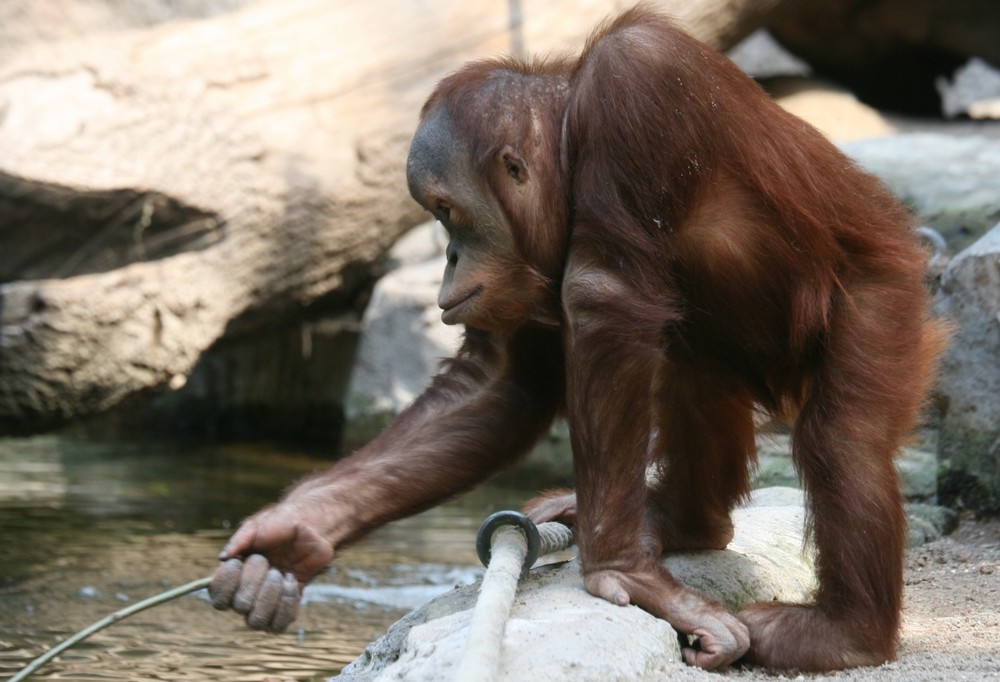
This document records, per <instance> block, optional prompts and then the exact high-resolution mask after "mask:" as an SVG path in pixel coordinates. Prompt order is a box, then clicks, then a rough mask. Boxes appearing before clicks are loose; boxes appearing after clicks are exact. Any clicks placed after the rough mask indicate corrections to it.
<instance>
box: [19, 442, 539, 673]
mask: <svg viewBox="0 0 1000 682" xmlns="http://www.w3.org/2000/svg"><path fill="white" fill-rule="evenodd" d="M328 464H329V462H328V461H325V460H321V459H318V458H314V457H310V456H307V455H302V454H296V453H290V452H279V451H275V450H267V449H265V448H260V447H225V448H214V449H211V450H199V451H180V450H179V449H177V448H176V447H174V448H171V447H150V446H148V445H122V444H115V445H106V444H105V445H102V444H94V443H81V442H72V441H66V440H60V439H58V438H51V437H42V438H33V439H26V440H3V439H0V614H2V616H0V680H2V679H7V678H9V677H10V676H12V675H13V674H15V673H16V672H17V671H18V670H20V669H21V667H23V666H24V665H25V664H26V663H27V662H28V661H30V660H31V659H33V658H34V657H35V656H38V655H39V654H41V653H42V652H43V651H44V650H46V649H47V648H49V647H50V646H52V645H53V644H55V643H57V642H58V641H60V640H62V639H65V638H66V637H68V636H70V635H71V634H73V633H74V632H76V631H78V630H80V629H82V628H83V627H85V626H87V625H89V624H90V623H92V622H93V621H95V620H98V619H99V618H102V617H104V616H105V615H107V614H109V613H111V612H113V611H116V610H118V609H120V608H122V607H124V606H126V605H127V604H129V603H133V602H135V601H138V600H140V599H143V598H145V597H148V596H150V595H153V594H156V593H158V592H161V591H163V590H165V589H167V588H169V587H173V586H176V585H180V584H182V583H185V582H188V581H190V580H193V579H196V578H199V577H202V576H204V575H208V574H209V573H210V572H211V571H212V569H213V567H214V565H215V558H214V557H215V555H216V553H217V552H218V550H219V549H220V548H221V546H222V544H223V542H224V541H225V540H226V538H227V537H228V536H229V534H230V532H231V529H232V527H233V526H234V525H235V524H236V523H237V522H238V521H239V519H241V518H242V517H244V516H246V515H247V514H249V513H250V512H252V511H254V510H255V509H257V508H259V507H260V506H261V505H263V504H266V503H268V502H271V501H274V499H275V498H276V497H277V496H278V495H279V494H280V491H281V489H282V488H284V487H285V486H286V485H287V484H288V483H289V482H291V481H292V480H294V479H296V478H297V477H299V476H301V475H303V474H305V473H307V472H309V471H312V470H314V469H317V468H322V467H324V466H327V465H328ZM528 494H529V493H528V492H519V491H513V490H509V489H504V488H502V487H499V486H486V487H484V488H482V489H480V490H477V491H475V492H473V493H471V494H470V495H467V496H465V497H463V498H461V499H459V500H456V501H454V502H452V503H450V504H448V505H444V506H442V507H439V508H437V509H435V510H432V511H430V512H427V513H425V514H421V515H420V516H417V517H414V518H412V519H407V520H405V521H401V522H398V523H396V524H393V525H392V526H389V527H387V528H384V529H382V530H380V531H378V532H376V533H375V534H373V535H372V536H370V537H369V538H368V539H366V540H365V541H363V542H362V543H359V544H358V545H356V546H354V547H350V548H348V549H346V550H345V551H343V552H342V553H340V555H339V556H338V559H337V561H336V562H335V565H334V567H333V568H332V569H331V571H330V572H329V573H328V574H326V575H324V576H322V577H321V578H320V579H319V580H317V581H316V583H315V584H314V585H311V586H310V587H309V588H307V590H306V597H305V602H304V608H303V610H302V614H301V615H300V617H299V620H298V621H296V623H295V624H293V626H292V629H291V630H290V632H289V633H287V634H285V635H281V636H271V635H265V634H261V633H255V632H251V631H249V630H247V629H246V628H245V627H244V626H243V624H242V622H241V621H240V619H239V618H238V617H236V616H235V615H233V614H232V613H220V612H217V611H214V610H213V609H212V608H211V607H210V606H209V604H208V603H207V601H206V600H205V598H204V596H203V594H204V593H202V594H201V595H191V596H188V597H184V598H181V599H177V600H174V601H172V602H170V603H167V604H164V605H161V606H159V607H156V608H154V609H151V610H149V611H145V612H143V613H140V614H138V615H136V616H133V617H132V618H130V619H128V620H125V621H123V622H120V623H117V624H115V625H113V626H112V627H111V628H109V629H107V630H104V631H102V632H100V633H98V634H97V635H95V636H93V637H92V638H91V639H89V640H87V641H86V642H84V643H83V644H82V645H80V646H78V647H76V648H74V649H71V650H70V651H68V652H66V653H65V654H63V656H61V657H60V658H59V659H57V660H56V661H54V662H52V663H49V664H48V665H47V666H46V667H44V668H42V669H41V670H40V671H39V672H38V673H37V674H36V675H35V676H34V677H33V678H32V679H38V680H46V679H47V680H57V679H58V680H65V679H72V680H81V681H82V680H233V681H235V680H264V679H267V678H269V677H270V678H272V679H273V678H277V679H296V680H322V679H326V678H327V677H329V676H330V675H332V674H335V673H336V672H337V671H339V669H340V668H341V667H343V665H345V664H346V663H347V662H349V661H351V660H353V658H354V657H355V656H357V654H358V653H360V651H361V650H362V649H363V648H364V646H365V644H367V643H368V641H370V640H371V639H372V638H373V637H375V636H376V635H378V634H380V633H381V632H382V631H384V630H385V628H386V627H387V626H388V625H389V624H390V623H392V622H393V621H394V620H396V619H397V618H398V617H399V616H401V615H402V614H403V613H405V612H406V611H407V610H409V609H410V608H412V607H414V606H416V605H419V604H420V603H423V602H424V601H426V600H427V599H429V598H431V597H432V596H434V595H436V594H438V593H440V592H443V591H446V590H447V589H450V588H451V587H452V586H454V585H457V584H464V583H468V582H471V581H472V580H474V579H475V577H476V576H478V575H479V569H478V568H477V565H478V561H477V559H476V554H475V549H474V538H475V531H476V528H478V526H479V523H480V522H481V521H482V519H483V518H484V516H485V515H487V514H489V513H490V512H492V511H495V510H496V509H499V508H508V507H516V506H518V505H519V504H520V503H521V502H522V501H523V500H524V499H525V498H526V497H527V496H528Z"/></svg>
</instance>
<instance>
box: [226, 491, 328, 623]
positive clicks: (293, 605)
mask: <svg viewBox="0 0 1000 682" xmlns="http://www.w3.org/2000/svg"><path fill="white" fill-rule="evenodd" d="M333 554H334V549H333V545H332V544H331V543H330V541H329V540H327V539H326V538H325V537H324V536H323V534H322V533H321V532H320V531H319V530H318V529H316V528H314V527H313V526H311V525H309V524H308V523H306V522H303V520H302V514H301V512H300V510H298V509H297V508H295V507H294V506H292V505H281V504H279V505H276V506H273V507H269V508H266V509H264V510H262V511H260V512H258V513H256V514H254V515H253V516H251V517H250V518H248V519H247V520H246V521H244V522H243V523H242V524H241V525H240V527H239V529H238V530H237V531H236V533H235V534H234V535H233V537H232V538H230V540H229V542H228V543H227V544H226V546H225V547H224V548H223V550H222V552H220V553H219V559H220V563H219V565H218V567H217V568H216V569H215V572H214V573H213V575H212V583H211V584H210V585H209V588H208V592H209V595H210V597H211V599H212V606H214V607H215V608H217V609H220V610H225V609H230V608H231V609H233V610H234V611H236V612H237V613H241V614H244V615H245V616H246V621H247V625H248V626H249V627H251V628H253V629H254V630H265V631H267V632H274V633H278V632H282V631H284V630H285V628H287V627H288V626H289V625H290V624H291V623H292V621H294V620H295V618H296V616H297V615H298V612H299V600H300V598H301V596H302V588H303V587H304V586H305V584H306V583H307V582H309V581H310V580H311V579H312V578H313V577H315V576H316V575H317V574H318V573H320V572H321V571H322V570H323V569H324V568H326V566H327V565H328V564H329V563H330V561H332V560H333Z"/></svg>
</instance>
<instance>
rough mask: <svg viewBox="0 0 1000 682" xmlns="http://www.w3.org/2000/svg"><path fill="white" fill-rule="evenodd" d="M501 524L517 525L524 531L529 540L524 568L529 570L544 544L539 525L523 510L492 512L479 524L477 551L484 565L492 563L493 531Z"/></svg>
mask: <svg viewBox="0 0 1000 682" xmlns="http://www.w3.org/2000/svg"><path fill="white" fill-rule="evenodd" d="M500 526H516V527H518V528H520V529H521V530H522V531H523V532H524V537H525V538H526V539H527V541H528V552H527V553H526V554H525V556H524V567H523V568H524V570H525V571H527V570H528V569H529V568H531V565H532V564H533V563H535V559H537V558H538V552H539V550H540V549H541V546H542V538H541V536H540V535H539V534H538V527H537V526H535V524H534V522H533V521H532V520H531V519H529V518H528V517H527V516H525V515H524V514H522V513H521V512H517V511H512V510H506V511H498V512H495V513H493V514H490V515H489V516H487V517H486V520H485V521H483V525H481V526H479V532H478V533H476V553H477V554H479V560H480V561H481V562H483V566H489V565H490V556H491V554H492V552H491V549H490V547H491V545H492V543H493V533H494V532H495V531H496V530H497V528H500Z"/></svg>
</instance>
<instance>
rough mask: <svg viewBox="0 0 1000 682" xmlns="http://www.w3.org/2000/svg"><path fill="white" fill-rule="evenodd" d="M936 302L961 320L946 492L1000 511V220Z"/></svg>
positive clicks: (945, 449)
mask: <svg viewBox="0 0 1000 682" xmlns="http://www.w3.org/2000/svg"><path fill="white" fill-rule="evenodd" d="M998 198H1000V197H998ZM935 305H936V308H937V311H938V312H939V313H941V314H942V315H944V316H946V317H948V318H949V319H950V320H951V321H952V322H953V323H954V325H955V331H954V335H953V336H952V339H951V345H950V347H949V349H948V351H947V352H946V353H945V356H944V358H943V360H942V363H941V369H940V377H939V379H938V388H937V392H938V394H939V397H940V399H939V403H940V405H941V411H942V425H941V426H942V429H941V436H940V440H939V445H938V452H939V455H940V457H941V460H942V464H943V470H944V473H943V474H942V477H941V480H940V481H939V495H940V498H941V501H942V502H944V503H946V504H950V505H956V506H962V507H966V508H971V509H974V510H976V511H978V512H984V513H992V514H996V513H1000V224H998V225H997V226H996V227H994V228H993V229H992V230H990V232H989V233H988V234H987V235H986V236H984V237H983V238H982V239H980V240H979V241H977V242H976V243H975V244H973V245H972V246H971V247H969V248H968V249H966V250H965V251H963V252H962V253H960V254H958V255H957V256H956V257H955V258H954V259H953V260H952V261H951V263H950V264H949V265H948V267H947V268H946V269H945V271H944V273H943V274H942V276H941V282H940V287H939V290H938V292H937V295H936V297H935Z"/></svg>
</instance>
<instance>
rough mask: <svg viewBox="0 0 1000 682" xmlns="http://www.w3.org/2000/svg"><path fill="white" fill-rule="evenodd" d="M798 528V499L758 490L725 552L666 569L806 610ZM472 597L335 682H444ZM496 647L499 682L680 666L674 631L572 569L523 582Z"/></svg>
mask: <svg viewBox="0 0 1000 682" xmlns="http://www.w3.org/2000/svg"><path fill="white" fill-rule="evenodd" d="M803 520H804V513H803V508H802V504H801V493H799V491H796V490H790V489H781V488H771V489H767V490H765V491H759V492H758V494H757V498H756V499H755V503H754V506H751V507H748V508H746V509H741V510H738V511H737V512H736V513H735V514H734V522H735V524H736V537H735V538H734V539H733V542H732V543H731V544H730V546H729V549H726V550H720V551H706V552H689V553H685V554H678V555H674V556H671V557H669V558H668V559H666V560H665V563H666V565H667V566H668V567H669V568H670V570H671V571H672V572H673V573H674V574H675V575H676V576H677V577H678V578H679V579H680V580H682V581H683V582H685V583H686V584H688V585H690V586H692V587H694V588H696V589H698V590H701V591H702V592H704V593H705V594H707V595H709V596H711V597H714V598H716V599H719V600H721V601H722V602H723V603H725V604H726V605H727V606H729V607H730V608H734V609H735V608H738V607H739V606H740V605H741V604H745V603H747V602H751V601H761V600H763V601H770V600H773V599H780V600H788V601H795V602H804V601H808V599H809V596H810V595H811V593H812V591H813V589H814V586H815V574H814V569H813V564H812V558H811V549H810V548H809V546H808V545H806V544H805V543H804V542H803V536H802V528H803ZM478 589H479V586H478V584H476V585H469V586H466V587H460V588H457V589H455V590H453V591H452V592H450V593H448V594H446V595H443V596H441V597H438V598H437V599H435V600H433V601H431V602H429V603H428V604H426V605H425V606H423V607H421V608H420V609H417V610H416V611H414V612H412V613H410V614H409V615H407V616H405V617H404V618H402V619H401V620H400V621H398V622H397V623H396V624H394V625H393V626H392V627H391V628H390V629H389V631H388V632H387V633H386V634H385V635H384V636H382V637H381V638H379V639H378V640H376V641H375V642H373V643H372V644H371V645H369V646H368V648H367V649H366V650H365V651H364V652H363V653H362V654H361V656H360V657H359V658H358V659H357V660H355V661H354V662H353V663H351V664H350V665H349V666H347V667H346V668H345V669H344V671H343V672H342V673H341V675H340V677H339V678H337V679H340V680H345V681H349V682H361V681H366V682H367V681H369V680H400V679H404V680H408V681H409V682H416V681H419V680H442V679H451V678H452V677H454V671H455V669H456V667H457V665H458V662H459V661H460V660H461V657H462V653H463V651H464V649H465V643H466V639H467V637H468V625H469V622H470V620H471V617H472V611H473V609H474V607H475V603H476V597H477V593H478ZM502 646H503V655H502V657H501V661H502V662H501V669H500V670H499V671H498V675H497V679H499V680H528V679H531V680H537V681H543V682H544V681H545V680H553V681H556V680H559V681H561V680H575V681H577V682H586V681H587V680H595V681H596V680H600V681H601V682H604V681H605V680H612V679H620V680H663V679H668V678H669V677H670V676H671V674H672V672H674V673H676V672H677V671H680V670H681V669H683V667H684V663H682V662H681V657H680V649H679V646H678V643H677V636H676V633H675V632H674V631H673V629H672V628H671V627H670V626H669V625H668V624H667V623H666V622H665V621H662V620H659V619H656V618H654V617H653V616H651V615H649V614H648V613H646V612H645V611H643V610H641V609H639V608H638V607H635V606H630V607H626V608H622V607H619V606H614V605H612V604H610V603H608V602H606V601H604V600H602V599H598V598H597V597H593V596H591V595H590V594H588V593H587V592H586V591H584V589H583V583H582V580H581V578H580V566H579V563H578V562H577V560H573V561H570V562H567V563H563V564H551V565H548V566H544V567H542V568H537V569H535V570H533V571H532V572H531V573H530V574H529V575H528V576H526V577H524V578H523V579H522V581H521V584H520V586H519V589H518V595H517V597H516V599H515V601H514V606H513V609H512V612H511V616H510V619H509V621H508V622H507V626H506V629H505V631H504V638H503V644H502Z"/></svg>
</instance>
